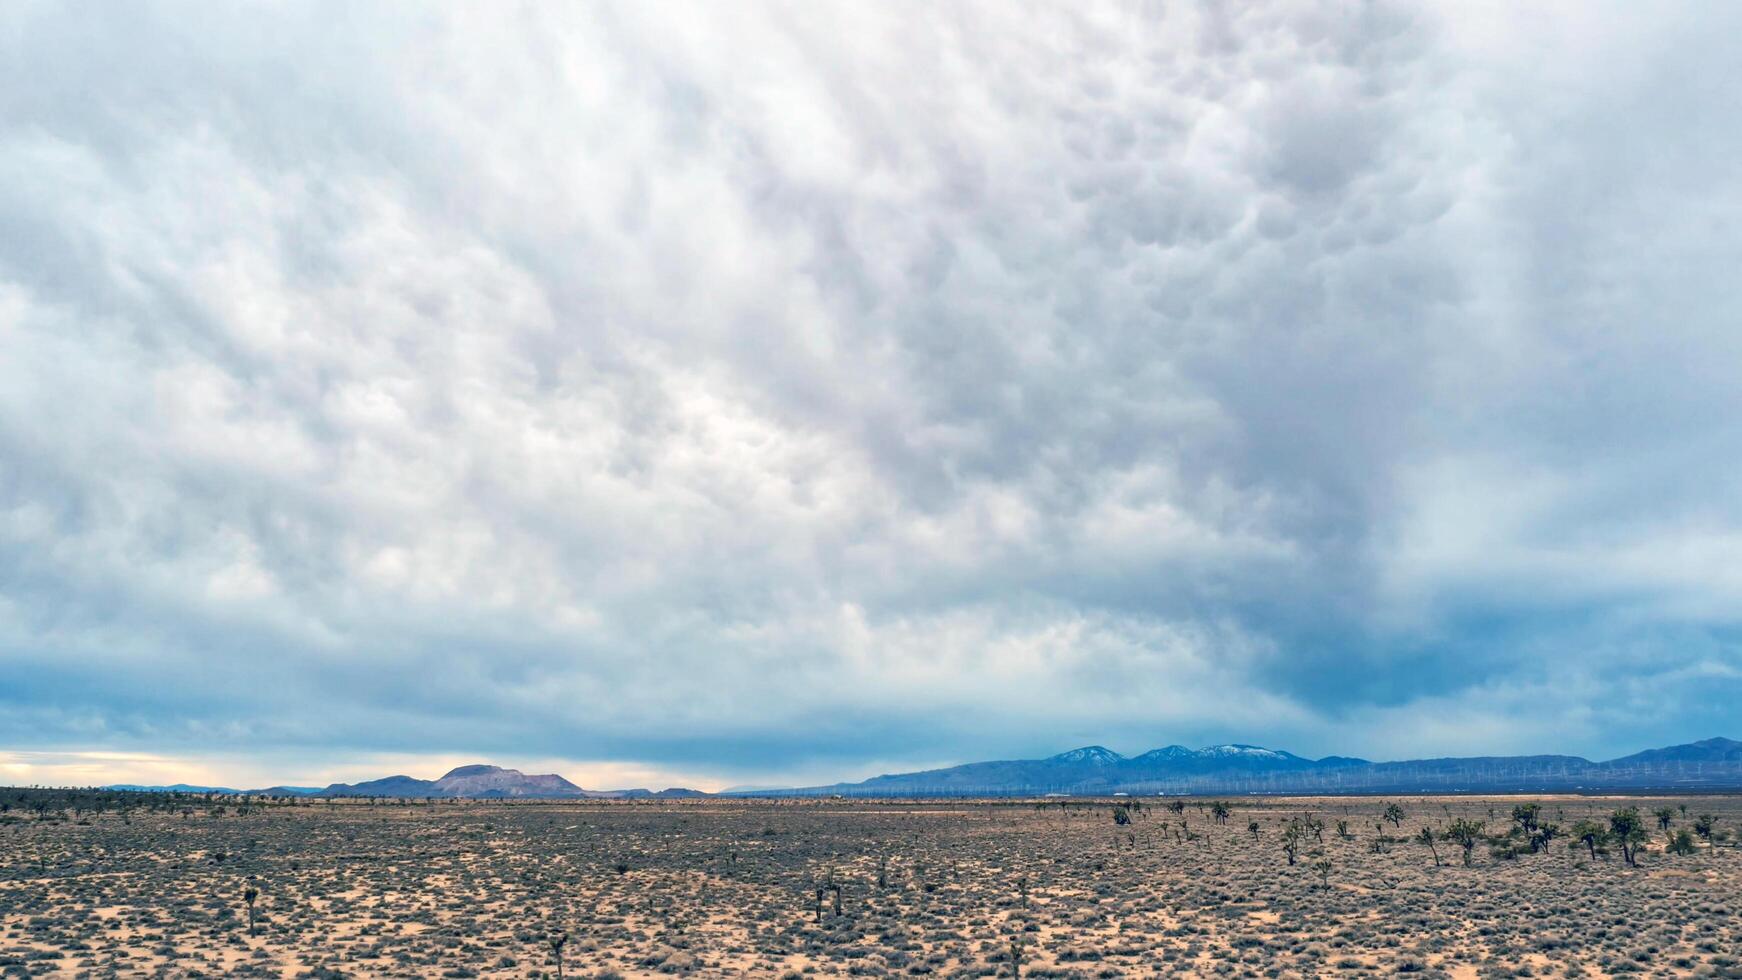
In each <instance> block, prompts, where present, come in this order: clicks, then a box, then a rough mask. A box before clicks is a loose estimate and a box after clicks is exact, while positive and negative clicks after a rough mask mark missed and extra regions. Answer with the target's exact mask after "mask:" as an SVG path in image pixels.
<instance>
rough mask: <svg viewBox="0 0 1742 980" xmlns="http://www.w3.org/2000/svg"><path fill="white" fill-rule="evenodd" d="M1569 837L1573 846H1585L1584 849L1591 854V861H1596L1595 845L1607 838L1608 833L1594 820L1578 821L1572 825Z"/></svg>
mask: <svg viewBox="0 0 1742 980" xmlns="http://www.w3.org/2000/svg"><path fill="white" fill-rule="evenodd" d="M1571 836H1572V838H1573V841H1572V843H1573V846H1575V847H1577V846H1578V845H1580V844H1583V845H1585V849H1586V850H1588V851H1590V852H1591V859H1592V860H1596V858H1597V845H1598V844H1601V843H1603V842H1604V841H1605V840H1607V839H1608V838H1609V831H1607V830H1605V829H1604V828H1603V825H1602V824H1600V823H1598V822H1597V821H1595V820H1580V821H1579V822H1578V823H1576V824H1573V829H1572V832H1571Z"/></svg>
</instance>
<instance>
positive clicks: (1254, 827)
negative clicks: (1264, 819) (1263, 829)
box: [1246, 820, 1258, 840]
mask: <svg viewBox="0 0 1742 980" xmlns="http://www.w3.org/2000/svg"><path fill="white" fill-rule="evenodd" d="M1246 829H1247V830H1249V831H1251V832H1252V839H1253V840H1257V839H1258V821H1256V820H1254V821H1252V822H1251V823H1249V824H1247V825H1246Z"/></svg>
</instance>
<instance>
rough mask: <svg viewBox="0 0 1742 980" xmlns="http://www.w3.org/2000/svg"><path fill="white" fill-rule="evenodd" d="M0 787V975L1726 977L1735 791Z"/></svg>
mask: <svg viewBox="0 0 1742 980" xmlns="http://www.w3.org/2000/svg"><path fill="white" fill-rule="evenodd" d="M0 797H4V798H5V800H6V801H7V802H8V804H9V807H10V808H9V809H8V810H7V812H5V813H4V814H0V975H4V976H8V977H12V976H43V975H54V976H62V975H64V976H93V977H117V976H118V977H144V976H174V977H191V976H220V975H221V976H273V977H339V976H359V977H372V976H397V977H483V976H500V977H554V976H558V975H559V973H558V971H559V960H560V970H561V971H562V973H561V975H563V976H567V977H634V976H656V975H667V974H691V975H698V976H753V977H799V976H880V977H881V976H916V975H932V976H940V977H994V976H1011V975H1013V974H1014V973H1015V972H1016V971H1020V974H1021V975H1023V976H1030V977H1120V976H1162V975H1166V976H1174V975H1203V976H1239V977H1261V976H1262V977H1278V976H1282V977H1288V976H1302V977H1305V976H1327V975H1351V976H1359V975H1369V976H1371V975H1393V974H1399V973H1410V974H1418V975H1422V976H1435V977H1444V976H1452V977H1501V976H1539V977H1540V976H1610V975H1617V974H1636V975H1645V976H1654V977H1665V976H1689V975H1693V976H1724V977H1737V976H1742V920H1739V918H1738V914H1739V913H1742V851H1739V850H1737V849H1736V847H1735V841H1736V833H1735V832H1736V830H1737V829H1738V828H1739V827H1742V798H1736V797H1712V796H1702V797H1688V798H1679V799H1678V798H1668V799H1644V798H1626V799H1622V798H1586V797H1541V798H1533V799H1528V800H1527V799H1524V798H1516V797H1507V798H1501V797H1494V798H1486V799H1482V798H1467V797H1459V798H1450V797H1448V798H1394V799H1368V798H1362V799H1277V798H1266V799H1233V800H1228V801H1223V807H1225V810H1224V809H1223V807H1218V806H1217V805H1216V803H1217V801H1212V800H1199V799H1185V800H1168V799H1156V798H1145V799H1141V800H1133V799H1110V800H1092V801H1091V800H1081V799H1074V800H1064V801H1061V800H1027V801H976V802H961V801H949V802H868V801H861V800H825V801H817V800H806V801H792V800H788V801H763V800H719V799H710V800H695V801H689V800H686V801H659V802H620V801H612V802H579V803H577V802H560V803H559V802H530V801H529V802H482V801H476V802H452V801H441V802H434V803H425V802H420V801H406V802H388V801H381V802H375V803H371V802H365V801H354V800H347V801H333V802H327V801H318V800H316V801H308V800H298V801H295V802H293V803H292V802H272V803H246V804H242V805H241V806H238V803H237V801H236V800H233V799H230V800H225V799H205V798H183V799H178V800H173V801H172V800H171V799H169V798H161V799H158V798H153V797H152V796H151V795H137V796H133V795H129V796H124V797H122V796H116V795H115V794H107V795H105V794H100V793H97V794H82V795H80V794H75V795H70V796H69V795H67V794H60V795H59V796H57V797H55V798H54V799H53V800H52V801H47V800H43V799H42V798H40V797H31V796H30V793H29V792H28V791H21V790H0ZM1530 805H1534V806H1535V808H1536V809H1535V810H1534V811H1532V810H1530V809H1528V807H1529V806H1530ZM1392 807H1395V809H1391V808H1392ZM1624 807H1636V808H1637V809H1638V812H1639V814H1640V815H1641V816H1642V822H1643V823H1644V825H1645V829H1644V831H1643V837H1644V838H1645V839H1644V840H1643V842H1640V843H1639V844H1638V848H1639V853H1638V854H1637V864H1636V865H1629V864H1628V863H1627V862H1626V860H1625V859H1624V857H1623V855H1622V853H1621V850H1620V848H1619V846H1618V845H1617V844H1616V842H1614V841H1612V840H1610V841H1598V840H1593V841H1589V842H1586V841H1580V840H1576V839H1571V838H1570V835H1569V831H1571V830H1573V828H1575V827H1576V826H1578V825H1579V824H1580V822H1581V821H1593V822H1595V824H1600V825H1602V826H1604V827H1607V826H1609V818H1610V815H1611V814H1612V813H1613V812H1614V811H1615V810H1617V809H1618V808H1624ZM1520 808H1524V809H1520ZM1388 810H1389V811H1390V818H1389V819H1388V818H1387V811H1388ZM1660 810H1661V811H1663V812H1664V813H1665V814H1667V815H1668V818H1667V819H1668V823H1669V826H1668V828H1665V827H1663V826H1662V822H1663V821H1662V819H1661V818H1660V816H1659V815H1658V814H1657V812H1656V811H1660ZM1702 815H1704V816H1705V817H1706V818H1707V819H1706V822H1705V823H1704V824H1703V827H1704V829H1705V831H1706V833H1703V834H1693V835H1690V836H1691V839H1692V842H1693V846H1692V847H1691V849H1689V848H1688V847H1687V840H1688V838H1683V840H1682V842H1681V844H1680V845H1678V849H1680V850H1685V851H1690V852H1689V853H1672V852H1671V849H1670V848H1669V847H1668V845H1669V844H1671V843H1673V842H1675V840H1676V837H1677V835H1678V833H1679V832H1680V831H1683V830H1692V829H1693V828H1694V827H1695V826H1696V824H1697V823H1698V822H1699V821H1700V820H1701V817H1702ZM1515 817H1516V819H1515ZM1460 822H1461V824H1460ZM1478 822H1479V823H1480V824H1481V828H1480V831H1479V834H1478V835H1477V836H1475V837H1473V838H1472V837H1471V836H1470V834H1468V833H1466V834H1465V835H1464V836H1465V837H1466V838H1467V839H1469V843H1470V844H1471V846H1470V848H1469V852H1468V853H1469V862H1470V863H1469V866H1467V867H1466V866H1465V864H1464V857H1465V849H1464V847H1463V845H1462V844H1461V843H1459V842H1458V841H1456V840H1447V839H1445V835H1446V832H1447V831H1448V830H1453V829H1454V828H1457V827H1459V826H1462V827H1463V828H1464V829H1465V830H1466V831H1468V830H1469V829H1470V828H1471V827H1473V825H1474V824H1476V823H1478ZM1527 824H1529V825H1532V826H1534V828H1535V830H1534V831H1532V830H1528V829H1526V825H1527ZM1550 825H1552V826H1554V827H1555V828H1557V829H1558V834H1553V835H1551V836H1549V837H1547V839H1544V836H1543V831H1542V828H1543V827H1546V826H1550ZM1423 828H1426V829H1427V830H1428V831H1429V834H1430V835H1431V837H1432V839H1433V842H1432V846H1431V847H1430V845H1429V842H1428V841H1427V840H1425V839H1423V838H1422V835H1421V831H1422V829H1423ZM1533 837H1534V838H1535V840H1534V841H1533V840H1532V838H1533ZM1533 843H1534V844H1535V845H1536V846H1537V849H1536V850H1534V851H1533V850H1531V846H1532V844H1533ZM1285 844H1286V845H1288V846H1289V847H1292V848H1293V849H1294V851H1295V854H1294V860H1293V863H1292V864H1291V863H1290V860H1289V855H1288V853H1287V851H1286V849H1285ZM1593 846H1598V847H1600V850H1599V851H1598V853H1596V854H1595V855H1593V853H1592V849H1593ZM1436 855H1437V857H1436ZM1436 860H1437V861H1438V862H1439V863H1438V864H1436ZM250 897H252V899H253V901H252V906H250V902H249V898H250ZM251 919H252V925H251Z"/></svg>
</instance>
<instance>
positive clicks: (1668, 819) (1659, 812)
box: [1651, 806, 1675, 831]
mask: <svg viewBox="0 0 1742 980" xmlns="http://www.w3.org/2000/svg"><path fill="white" fill-rule="evenodd" d="M1651 815H1652V816H1654V817H1656V818H1657V829H1658V830H1662V831H1668V830H1669V825H1670V824H1671V823H1672V822H1674V820H1675V807H1670V806H1660V807H1658V808H1657V809H1655V810H1653V811H1651Z"/></svg>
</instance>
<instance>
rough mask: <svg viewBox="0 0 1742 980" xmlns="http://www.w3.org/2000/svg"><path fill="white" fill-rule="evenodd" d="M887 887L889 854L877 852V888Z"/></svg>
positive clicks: (1025, 880) (879, 889)
mask: <svg viewBox="0 0 1742 980" xmlns="http://www.w3.org/2000/svg"><path fill="white" fill-rule="evenodd" d="M1022 880H1023V881H1024V882H1027V881H1028V879H1027V878H1024V879H1022ZM888 887H889V855H887V854H879V855H877V890H878V891H882V890H883V889H885V888H888ZM1024 887H1027V886H1026V884H1025V885H1024Z"/></svg>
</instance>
